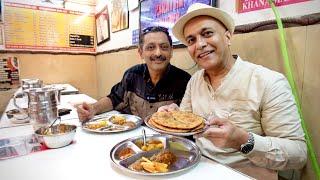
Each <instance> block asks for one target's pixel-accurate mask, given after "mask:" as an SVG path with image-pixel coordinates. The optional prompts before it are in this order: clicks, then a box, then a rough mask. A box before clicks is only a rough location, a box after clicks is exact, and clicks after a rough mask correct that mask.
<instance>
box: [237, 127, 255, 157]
mask: <svg viewBox="0 0 320 180" xmlns="http://www.w3.org/2000/svg"><path fill="white" fill-rule="evenodd" d="M248 134H249V138H248V141H247V142H246V143H244V144H242V145H241V146H240V151H241V152H242V153H243V154H248V153H249V152H250V151H252V149H253V147H254V137H253V134H252V133H250V132H249V133H248Z"/></svg>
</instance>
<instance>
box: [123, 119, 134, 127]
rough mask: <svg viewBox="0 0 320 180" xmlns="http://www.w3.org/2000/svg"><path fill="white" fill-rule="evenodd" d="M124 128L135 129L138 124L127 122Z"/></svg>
mask: <svg viewBox="0 0 320 180" xmlns="http://www.w3.org/2000/svg"><path fill="white" fill-rule="evenodd" d="M123 125H124V126H128V127H129V128H134V127H136V123H134V122H132V121H127V122H125V123H124V124H123Z"/></svg>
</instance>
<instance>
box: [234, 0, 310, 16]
mask: <svg viewBox="0 0 320 180" xmlns="http://www.w3.org/2000/svg"><path fill="white" fill-rule="evenodd" d="M305 1H310V0H275V5H276V6H285V5H289V4H295V3H300V2H305ZM236 6H237V8H236V9H237V12H238V13H245V12H250V11H256V10H260V9H266V8H270V4H269V3H268V0H237V3H236Z"/></svg>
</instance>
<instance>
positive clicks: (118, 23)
mask: <svg viewBox="0 0 320 180" xmlns="http://www.w3.org/2000/svg"><path fill="white" fill-rule="evenodd" d="M111 6H112V11H111V31H112V32H117V31H121V30H123V29H128V28H129V11H128V1H127V0H111Z"/></svg>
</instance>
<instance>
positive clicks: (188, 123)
mask: <svg viewBox="0 0 320 180" xmlns="http://www.w3.org/2000/svg"><path fill="white" fill-rule="evenodd" d="M151 119H153V121H154V122H155V123H157V124H158V125H161V126H165V127H167V128H173V129H186V130H192V129H194V128H196V127H198V126H200V125H201V124H202V123H203V122H204V119H203V118H202V117H200V116H197V115H195V114H193V113H191V112H184V111H172V112H156V113H155V114H153V115H152V117H151Z"/></svg>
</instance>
